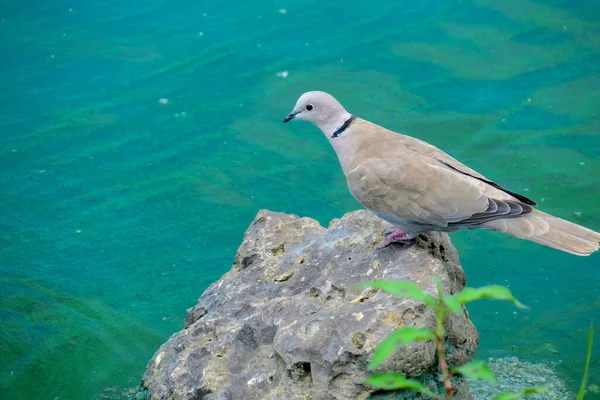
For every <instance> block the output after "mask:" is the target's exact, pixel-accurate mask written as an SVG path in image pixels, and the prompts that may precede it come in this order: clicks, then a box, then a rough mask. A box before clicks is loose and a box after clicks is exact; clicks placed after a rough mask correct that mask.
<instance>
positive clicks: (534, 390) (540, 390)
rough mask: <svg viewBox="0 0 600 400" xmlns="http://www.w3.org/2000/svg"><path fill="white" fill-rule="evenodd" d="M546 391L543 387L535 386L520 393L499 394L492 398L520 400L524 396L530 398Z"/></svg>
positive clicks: (495, 399)
mask: <svg viewBox="0 0 600 400" xmlns="http://www.w3.org/2000/svg"><path fill="white" fill-rule="evenodd" d="M545 391H546V387H544V386H536V387H532V388H529V389H525V390H521V391H520V392H515V393H500V394H499V395H497V396H495V397H494V400H518V399H522V398H523V397H525V396H530V395H532V394H540V393H544V392H545Z"/></svg>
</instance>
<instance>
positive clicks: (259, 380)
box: [248, 372, 269, 386]
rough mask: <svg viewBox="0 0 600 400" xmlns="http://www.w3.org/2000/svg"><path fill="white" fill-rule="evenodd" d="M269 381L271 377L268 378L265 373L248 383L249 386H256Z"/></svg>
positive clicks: (255, 376) (254, 377)
mask: <svg viewBox="0 0 600 400" xmlns="http://www.w3.org/2000/svg"><path fill="white" fill-rule="evenodd" d="M267 379H269V377H268V376H267V374H265V373H264V372H263V373H261V374H258V375H254V376H253V377H252V378H251V379H250V380H249V381H248V386H251V385H256V384H257V383H261V382H264V381H266V380H267Z"/></svg>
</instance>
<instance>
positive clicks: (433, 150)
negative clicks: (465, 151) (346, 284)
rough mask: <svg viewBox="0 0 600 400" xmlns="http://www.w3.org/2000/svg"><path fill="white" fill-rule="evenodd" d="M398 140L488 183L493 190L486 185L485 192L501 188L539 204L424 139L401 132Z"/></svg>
mask: <svg viewBox="0 0 600 400" xmlns="http://www.w3.org/2000/svg"><path fill="white" fill-rule="evenodd" d="M398 141H399V142H402V144H403V145H404V146H405V147H406V148H408V149H410V150H412V151H414V152H415V153H418V154H421V155H423V156H425V157H429V158H431V159H433V160H435V161H437V162H438V163H439V164H440V165H443V166H445V167H447V168H450V169H452V170H454V171H456V172H459V173H461V174H463V175H465V176H468V177H471V178H474V179H477V180H479V181H481V182H483V183H486V184H487V185H488V186H490V187H491V188H490V189H491V190H486V189H487V188H486V187H484V191H485V192H489V193H493V192H494V190H493V189H497V190H500V191H502V192H504V193H506V194H508V195H510V196H511V197H514V199H515V200H517V201H518V202H521V203H524V204H527V205H531V206H535V205H537V204H536V203H535V202H534V201H533V200H531V199H529V198H527V197H525V196H523V195H521V194H518V193H515V192H512V191H510V190H508V189H506V188H505V187H502V186H500V185H498V184H497V183H495V182H493V181H492V180H490V179H488V178H486V177H485V176H483V175H481V174H480V173H479V172H477V171H475V170H473V169H471V168H469V167H467V166H466V165H464V164H462V163H461V162H459V161H457V160H456V159H454V158H453V157H451V156H449V155H448V154H446V153H444V152H443V151H442V150H440V149H438V148H437V147H435V146H433V145H431V144H429V143H427V142H424V141H422V140H419V139H416V138H413V137H410V136H405V135H400V134H398ZM492 188H493V189H492Z"/></svg>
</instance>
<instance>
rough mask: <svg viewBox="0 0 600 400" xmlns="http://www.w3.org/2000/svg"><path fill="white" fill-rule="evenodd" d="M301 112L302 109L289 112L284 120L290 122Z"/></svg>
mask: <svg viewBox="0 0 600 400" xmlns="http://www.w3.org/2000/svg"><path fill="white" fill-rule="evenodd" d="M298 114H300V111H293V112H291V113H289V114H288V115H287V116H286V117H285V118H284V119H283V122H284V123H286V122H289V121H291V120H293V119H294V118H296V115H298Z"/></svg>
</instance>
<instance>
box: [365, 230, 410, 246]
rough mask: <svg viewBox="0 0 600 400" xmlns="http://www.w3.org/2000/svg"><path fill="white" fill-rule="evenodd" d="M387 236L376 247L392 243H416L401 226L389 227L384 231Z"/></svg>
mask: <svg viewBox="0 0 600 400" xmlns="http://www.w3.org/2000/svg"><path fill="white" fill-rule="evenodd" d="M383 233H384V235H385V238H384V239H383V240H382V241H381V243H379V244H378V245H377V246H375V248H376V249H383V248H384V247H387V246H389V245H390V244H392V243H402V244H407V245H411V244H413V243H415V239H411V238H409V237H408V235H407V234H406V233H405V232H404V231H403V230H402V229H400V228H396V227H391V228H387V229H386V230H385V231H384V232H383Z"/></svg>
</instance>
